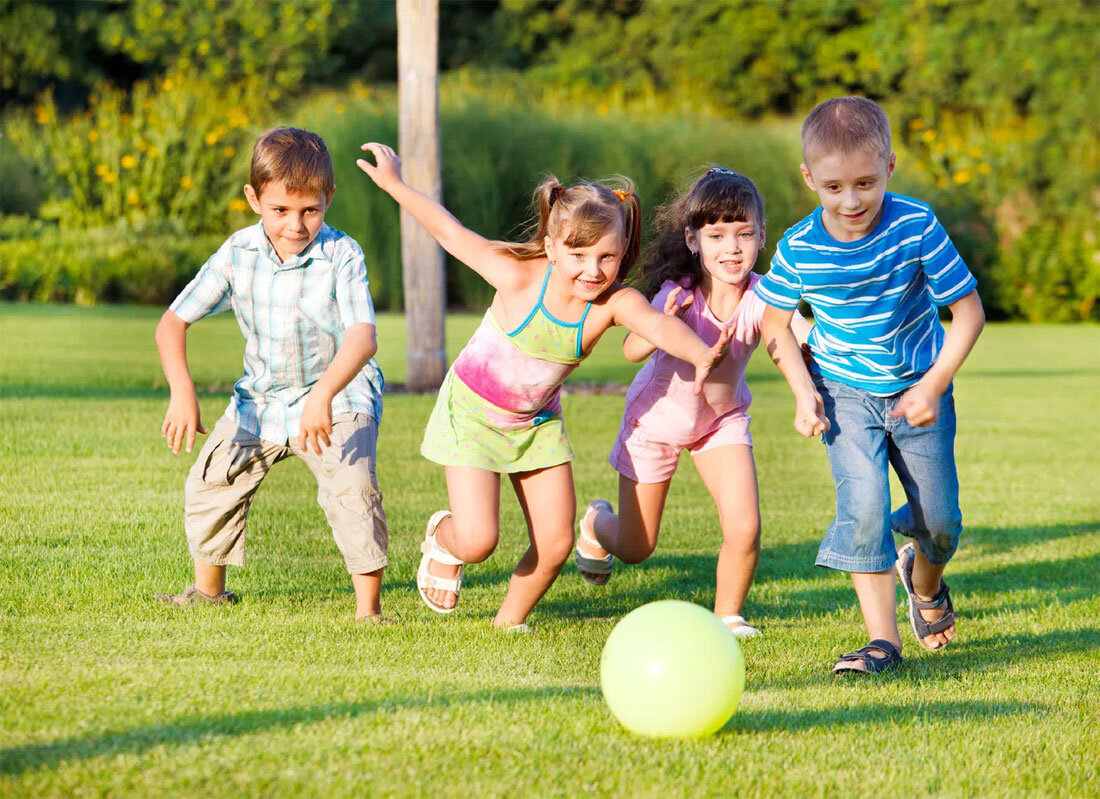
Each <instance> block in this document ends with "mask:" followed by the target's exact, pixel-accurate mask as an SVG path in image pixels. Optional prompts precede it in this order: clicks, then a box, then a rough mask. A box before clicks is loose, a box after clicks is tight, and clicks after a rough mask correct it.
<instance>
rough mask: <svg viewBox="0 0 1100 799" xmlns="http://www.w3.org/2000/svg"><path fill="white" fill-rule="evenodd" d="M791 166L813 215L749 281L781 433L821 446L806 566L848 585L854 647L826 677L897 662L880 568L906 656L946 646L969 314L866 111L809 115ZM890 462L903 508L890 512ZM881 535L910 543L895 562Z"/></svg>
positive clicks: (959, 277) (975, 319)
mask: <svg viewBox="0 0 1100 799" xmlns="http://www.w3.org/2000/svg"><path fill="white" fill-rule="evenodd" d="M802 157H803V161H804V163H803V164H802V166H801V169H802V176H803V178H804V179H805V181H806V185H807V186H809V187H810V189H811V190H812V191H814V192H816V193H817V195H818V197H819V198H820V200H821V206H820V207H819V208H817V209H816V210H815V211H814V212H813V213H812V214H810V215H809V216H807V217H806V218H805V219H803V220H802V221H801V222H799V223H798V224H796V225H795V226H794V227H792V228H791V229H790V230H788V231H787V232H786V234H785V235H784V237H783V240H782V241H780V243H779V246H778V248H777V251H776V254H775V256H774V258H773V259H772V264H771V270H770V271H769V272H768V274H767V275H765V276H764V277H763V278H762V279H761V280H760V282H759V283H758V284H757V288H756V294H757V296H758V297H759V298H760V299H761V300H763V301H764V302H765V303H766V304H767V305H768V306H769V307H768V308H767V310H766V311H765V313H764V319H763V325H762V332H761V340H762V341H763V342H764V343H765V345H766V346H767V348H768V352H769V353H770V354H771V356H772V359H773V360H774V361H775V362H776V364H777V365H778V366H779V369H780V371H782V373H783V375H784V377H785V378H786V379H787V383H788V384H789V385H790V388H791V391H792V392H793V393H794V396H795V420H794V425H795V429H796V430H797V431H798V432H799V433H801V434H802V435H804V436H807V437H810V436H815V435H821V437H822V440H823V441H824V443H825V447H826V451H827V452H828V455H829V463H830V466H831V468H832V472H833V479H834V482H835V484H836V518H835V520H834V521H833V523H832V524H831V525H830V526H829V529H828V531H827V532H826V534H825V539H824V541H822V544H821V548H820V550H819V552H818V556H817V564H818V565H819V566H826V567H829V568H834V569H841V570H843V571H847V572H850V573H851V575H852V583H853V585H854V587H855V590H856V596H857V597H858V599H859V604H860V609H861V610H862V612H863V619H864V623H865V624H866V627H867V632H868V635H869V638H870V643H869V644H868V645H867V646H864V647H862V648H861V649H859V650H857V651H856V652H852V653H850V654H847V655H844V656H843V657H841V658H840V659H839V660H838V661H837V663H836V664H835V665H834V666H833V671H834V673H838V674H839V673H845V672H859V673H878V672H881V671H887V670H890V669H893V668H896V667H897V666H899V665H901V663H902V657H901V647H902V645H901V638H900V636H899V634H898V627H897V621H896V611H895V595H894V591H895V583H894V571H895V569H896V571H897V573H898V575H899V576H900V577H901V580H902V583H903V585H904V586H905V589H906V593H907V595H908V600H909V620H910V625H911V626H912V628H913V632H914V634H915V635H916V637H917V639H918V641H919V642H920V644H921V646H923V647H924V648H925V649H940V648H942V647H943V646H945V645H946V644H947V643H948V642H949V641H950V640H951V639H952V638H953V637H954V635H955V614H954V609H953V606H952V604H951V596H950V593H949V592H948V589H947V585H946V584H945V583H944V582H943V580H942V575H943V571H944V567H945V566H946V564H947V562H948V561H949V560H950V559H951V556H952V555H953V554H954V552H955V548H956V547H957V545H958V539H959V533H960V531H961V529H962V513H961V511H960V510H959V497H958V494H959V483H958V477H957V475H956V470H955V455H954V440H955V406H954V400H953V398H952V391H951V381H952V379H953V378H954V376H955V373H956V372H957V371H958V369H959V367H960V366H961V365H962V362H963V361H964V360H965V359H966V356H967V355H968V354H969V353H970V350H971V348H972V347H973V346H974V342H975V341H976V340H977V338H978V335H979V333H980V332H981V330H982V326H983V325H984V322H985V316H984V313H983V311H982V304H981V300H980V299H979V298H978V293H977V291H976V289H975V286H976V281H975V279H974V277H973V275H971V274H970V271H969V270H968V269H967V268H966V265H965V264H964V263H963V261H962V259H961V258H960V257H959V254H958V252H957V251H956V250H955V247H954V245H953V244H952V243H951V240H950V239H949V238H948V236H947V233H946V232H945V231H944V229H943V227H942V226H941V225H940V223H939V221H938V220H937V219H936V217H935V215H934V214H933V213H932V210H931V209H930V208H929V207H928V206H927V205H925V204H924V203H922V202H920V201H919V200H914V199H912V198H909V197H903V196H901V195H898V194H892V193H890V192H887V191H886V184H887V182H888V181H889V180H890V178H891V176H892V175H893V173H894V162H895V155H894V153H893V152H891V142H890V125H889V122H887V120H886V115H885V114H884V113H883V112H882V109H881V108H879V107H878V105H876V104H875V103H873V102H871V101H870V100H866V99H863V98H860V97H840V98H836V99H832V100H827V101H826V102H823V103H821V104H820V105H818V106H817V107H816V108H815V109H814V110H813V111H812V112H810V115H809V116H808V117H807V118H806V121H805V123H804V124H803V126H802ZM801 300H805V301H806V302H807V303H809V305H810V307H811V308H812V309H813V314H814V319H815V325H814V329H813V332H812V333H811V334H810V337H809V341H808V344H809V346H810V350H811V352H812V353H813V365H812V367H811V368H810V369H809V370H808V369H807V368H806V365H805V364H804V362H803V360H802V357H801V354H800V350H799V347H798V343H797V342H796V341H795V338H794V335H793V334H792V333H791V331H790V326H789V325H790V320H791V316H792V314H793V312H794V310H795V308H797V307H798V303H799V302H800V301H801ZM944 305H946V306H947V307H948V308H949V309H950V311H951V315H952V324H951V327H950V329H949V330H948V332H947V333H946V334H945V333H944V330H943V327H942V326H941V325H940V321H939V315H938V312H937V308H938V306H944ZM891 465H892V466H893V467H894V471H895V472H896V474H897V475H898V478H899V479H900V481H901V484H902V486H903V487H904V489H905V495H906V499H907V500H908V502H907V503H906V504H905V505H902V506H901V507H900V508H899V509H898V510H896V511H894V512H893V513H891V512H890V482H889V466H891ZM893 533H900V534H901V535H904V536H907V537H909V538H910V539H912V540H911V541H910V542H909V543H907V544H906V545H905V546H903V547H902V548H901V549H900V550H898V551H897V552H896V553H895V551H894V539H893Z"/></svg>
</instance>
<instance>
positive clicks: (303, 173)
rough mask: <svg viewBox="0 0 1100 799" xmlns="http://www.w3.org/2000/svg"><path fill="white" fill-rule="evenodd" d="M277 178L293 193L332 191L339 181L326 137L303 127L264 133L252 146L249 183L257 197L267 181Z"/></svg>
mask: <svg viewBox="0 0 1100 799" xmlns="http://www.w3.org/2000/svg"><path fill="white" fill-rule="evenodd" d="M277 181H282V183H283V185H284V186H285V187H286V190H287V191H288V192H291V193H293V194H307V195H308V194H324V195H325V196H326V197H327V196H328V195H329V194H331V193H332V189H333V187H334V186H335V185H336V180H335V178H334V177H333V171H332V157H331V156H330V155H329V154H328V148H327V147H325V140H324V139H322V138H321V137H320V136H318V135H317V134H316V133H310V132H309V131H308V130H301V129H300V128H272V129H271V130H269V131H267V132H265V133H263V134H261V135H260V138H258V139H257V140H256V145H255V146H254V147H253V148H252V171H251V175H250V176H249V180H248V182H249V183H250V184H251V185H252V189H253V190H254V191H255V192H256V196H257V197H258V196H260V194H262V193H263V190H264V187H265V186H266V185H267V184H269V183H275V182H277Z"/></svg>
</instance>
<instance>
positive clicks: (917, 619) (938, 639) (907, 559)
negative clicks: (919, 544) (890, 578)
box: [896, 541, 955, 650]
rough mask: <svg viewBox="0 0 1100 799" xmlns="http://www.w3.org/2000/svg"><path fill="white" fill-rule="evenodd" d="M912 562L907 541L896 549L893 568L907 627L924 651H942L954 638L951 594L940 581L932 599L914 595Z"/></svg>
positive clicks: (912, 548) (913, 551)
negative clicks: (904, 597)
mask: <svg viewBox="0 0 1100 799" xmlns="http://www.w3.org/2000/svg"><path fill="white" fill-rule="evenodd" d="M916 562H917V557H916V546H915V545H914V544H913V542H911V541H910V542H909V543H908V544H906V545H905V546H903V547H902V548H901V549H899V550H898V562H897V566H896V569H897V573H898V577H900V578H901V585H902V587H903V588H904V589H905V593H906V594H907V595H908V597H909V626H910V627H912V628H913V635H915V636H916V637H917V641H918V642H919V643H920V645H921V646H923V647H924V648H925V649H929V650H932V649H942V648H943V647H945V646H947V643H948V642H949V641H950V640H951V639H952V638H954V637H955V607H954V605H953V604H952V603H951V591H950V589H948V587H947V583H945V582H944V581H943V580H942V579H941V580H940V590H939V591H938V592H937V593H936V595H935V596H933V597H926V596H922V595H920V594H918V593H917V592H916V589H914V588H913V569H914V567H915V566H916Z"/></svg>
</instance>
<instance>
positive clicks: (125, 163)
mask: <svg viewBox="0 0 1100 799" xmlns="http://www.w3.org/2000/svg"><path fill="white" fill-rule="evenodd" d="M135 166H137V159H136V158H134V157H133V156H132V155H124V156H122V168H123V169H133V168H134V167H135Z"/></svg>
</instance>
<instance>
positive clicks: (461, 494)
mask: <svg viewBox="0 0 1100 799" xmlns="http://www.w3.org/2000/svg"><path fill="white" fill-rule="evenodd" d="M445 474H446V477H447V497H448V499H449V501H450V506H451V508H450V509H451V515H450V516H448V517H447V518H445V519H444V520H443V521H442V522H440V523H439V526H438V527H436V528H435V539H436V541H438V542H439V544H440V545H441V546H442V547H443V548H444V549H445V550H447V551H448V552H450V553H451V554H452V555H454V556H455V557H456V558H459V559H461V560H463V561H465V562H466V563H480V562H481V561H483V560H485V559H486V558H487V557H489V555H491V554H492V553H493V550H494V549H496V546H497V541H498V540H499V539H500V475H499V474H497V473H496V472H489V471H486V470H485V469H478V468H475V467H473V466H447V467H445ZM460 568H461V567H460V566H448V565H446V564H444V563H437V562H436V561H434V560H433V561H431V562H430V563H429V564H428V572H429V573H431V574H434V575H436V576H437V577H449V578H454V577H457V576H458V570H459V569H460ZM424 593H425V594H427V595H428V599H430V600H431V601H432V602H434V603H435V604H437V605H439V606H440V607H444V608H453V607H454V606H455V603H456V602H457V601H458V597H457V596H456V595H455V593H454V592H453V591H444V590H443V589H441V588H429V589H427V590H425V592H424Z"/></svg>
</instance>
